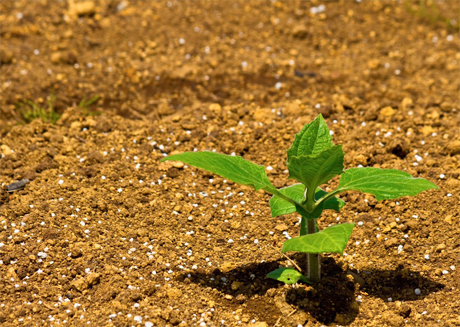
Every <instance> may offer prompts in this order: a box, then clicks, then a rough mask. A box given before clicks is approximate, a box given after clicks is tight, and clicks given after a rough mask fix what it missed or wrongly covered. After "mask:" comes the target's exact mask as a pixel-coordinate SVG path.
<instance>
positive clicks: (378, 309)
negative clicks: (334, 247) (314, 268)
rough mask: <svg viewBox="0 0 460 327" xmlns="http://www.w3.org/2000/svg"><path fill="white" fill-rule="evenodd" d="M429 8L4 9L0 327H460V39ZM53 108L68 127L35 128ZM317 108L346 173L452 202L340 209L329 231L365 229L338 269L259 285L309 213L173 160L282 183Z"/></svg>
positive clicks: (10, 4)
mask: <svg viewBox="0 0 460 327" xmlns="http://www.w3.org/2000/svg"><path fill="white" fill-rule="evenodd" d="M420 3H421V2H409V3H404V2H403V3H401V4H399V5H397V4H396V3H394V2H384V1H372V2H365V1H363V2H361V3H358V2H354V1H353V2H352V1H337V2H324V3H321V2H317V1H312V2H279V1H276V2H256V1H252V2H249V3H246V2H242V1H241V2H234V1H231V2H230V1H225V2H197V1H194V2H176V1H171V2H147V1H144V2H138V1H126V0H125V1H98V2H93V1H86V2H84V4H81V3H79V2H76V3H75V7H72V1H69V3H68V2H65V1H62V2H58V1H50V2H47V1H33V2H32V1H2V2H1V3H0V9H1V13H0V21H2V26H1V32H0V33H1V49H0V60H1V83H0V88H1V95H0V103H1V114H2V120H1V126H0V127H1V128H2V132H1V135H2V140H1V145H0V150H1V153H2V155H1V159H0V169H1V175H0V182H1V183H2V185H3V189H2V191H1V194H0V205H1V207H0V208H1V212H0V226H1V229H0V230H1V232H0V325H2V326H61V325H70V326H176V325H178V326H195V325H197V326H258V327H263V326H298V325H303V326H320V325H337V324H338V325H350V326H403V325H404V326H460V315H459V312H460V291H459V287H460V282H459V280H460V274H459V270H460V231H459V228H458V226H459V224H460V206H459V203H460V129H459V126H460V117H459V109H458V108H459V97H458V91H459V86H460V80H459V74H458V71H459V62H460V54H459V33H458V31H456V30H455V29H451V28H449V27H448V26H447V25H446V24H444V23H443V22H441V21H438V22H432V21H430V20H429V19H427V18H426V17H421V16H420V15H418V14H415V13H411V10H415V11H417V10H418V8H419V7H418V5H419V4H420ZM320 5H324V6H325V10H324V12H320V13H313V12H312V10H311V8H313V7H314V8H316V10H321V7H320V8H319V9H318V6H320ZM436 6H437V7H438V9H439V10H440V13H441V15H443V17H445V18H447V19H457V20H458V17H457V16H456V15H458V11H459V3H458V2H456V1H445V2H436ZM69 7H70V9H69ZM409 9H411V10H409ZM313 11H315V9H313ZM51 94H54V96H55V97H56V102H55V107H56V110H57V111H58V112H59V113H60V114H62V117H61V119H60V120H59V121H58V122H57V124H56V125H51V124H45V123H43V122H42V121H41V120H40V119H36V120H34V121H33V122H32V123H30V124H24V123H21V115H20V110H21V109H18V107H17V105H18V102H22V101H24V100H25V99H30V100H32V101H34V102H36V103H37V104H39V105H44V103H46V100H47V97H48V96H50V95H51ZM95 95H99V96H100V97H101V99H100V100H99V101H98V102H97V103H96V104H94V105H92V106H91V107H90V108H88V109H84V108H79V107H78V106H77V105H76V104H77V103H79V102H80V101H81V100H82V99H84V98H86V99H89V98H91V97H93V96H95ZM22 110H23V109H22ZM318 113H322V114H323V115H324V117H325V118H326V121H327V122H328V124H329V127H330V128H331V129H332V130H333V131H334V140H335V142H336V143H338V144H343V147H344V150H345V153H346V157H345V166H346V167H352V166H357V165H363V166H373V167H383V168H396V169H401V170H407V171H408V172H410V173H411V174H413V175H414V176H418V177H423V178H427V179H429V180H431V181H433V182H435V183H436V184H437V185H439V187H440V190H433V191H427V192H424V193H423V194H420V195H419V196H417V197H412V198H402V199H398V200H397V201H382V202H376V201H375V199H374V198H373V197H372V196H369V195H364V194H357V193H349V194H345V195H342V196H341V197H342V198H343V199H344V200H346V201H347V205H346V206H345V207H344V209H343V210H342V212H340V213H339V214H337V213H334V212H325V215H324V217H322V218H321V220H320V227H325V226H327V225H328V224H335V223H337V222H356V223H359V224H358V225H357V227H356V228H355V230H354V232H353V235H352V237H351V240H350V242H349V244H348V246H347V248H346V255H344V256H339V255H325V256H324V257H323V276H324V277H323V279H322V280H321V282H320V283H318V284H317V285H314V286H305V285H299V286H297V287H288V286H283V285H281V284H280V283H277V282H276V281H274V280H269V279H266V278H265V275H266V274H267V273H268V272H270V271H271V270H273V269H275V268H277V267H278V266H279V265H288V264H289V262H288V261H287V260H286V258H284V257H283V256H282V255H281V254H280V251H279V250H280V248H281V245H282V243H283V242H284V240H285V239H286V236H285V232H287V233H288V234H289V235H291V236H295V235H296V234H297V233H298V229H299V226H298V217H297V216H296V215H294V214H293V215H289V216H285V217H277V218H271V217H270V210H269V207H268V200H269V199H270V196H269V195H267V194H264V193H262V192H255V191H253V190H251V189H250V188H247V187H243V186H239V185H236V184H233V183H231V182H229V181H225V180H223V179H222V178H219V177H217V176H214V175H212V174H209V173H206V172H203V171H200V170H196V169H192V168H188V167H186V166H184V165H182V164H179V163H174V162H166V163H162V164H160V163H159V160H160V159H161V158H163V156H164V155H167V154H171V153H174V152H182V151H189V150H194V149H197V150H216V151H218V152H222V153H228V154H230V153H232V152H235V153H236V154H237V155H242V156H244V157H245V158H246V159H249V160H252V161H254V162H256V163H258V164H264V165H266V166H268V165H270V166H271V167H272V168H273V170H270V171H269V172H268V173H269V177H270V179H271V180H272V182H273V183H274V184H275V185H276V186H277V187H282V186H286V185H288V184H289V183H292V182H290V181H287V174H286V164H285V160H286V153H285V149H287V148H288V147H289V145H290V143H291V142H292V140H293V138H294V135H295V133H296V132H298V131H299V130H300V129H301V127H302V126H303V124H304V123H307V122H309V121H311V120H312V119H314V117H315V116H316V115H317V114H318ZM26 178H27V179H29V180H30V181H29V182H28V183H27V184H26V185H25V188H24V189H23V190H18V191H15V192H12V193H7V192H6V186H7V185H9V184H11V183H13V182H16V181H19V180H22V179H26ZM336 183H337V180H334V181H333V183H331V185H330V186H331V187H333V186H335V185H336ZM360 222H362V223H360ZM230 240H232V241H233V242H232V241H230ZM290 255H291V258H293V259H294V260H297V261H298V263H299V264H300V265H302V264H303V259H302V257H301V256H298V255H296V254H290ZM419 291H420V294H418V293H419Z"/></svg>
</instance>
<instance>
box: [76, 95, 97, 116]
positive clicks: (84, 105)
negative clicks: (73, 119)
mask: <svg viewBox="0 0 460 327" xmlns="http://www.w3.org/2000/svg"><path fill="white" fill-rule="evenodd" d="M99 99H100V97H99V96H98V95H96V96H94V97H92V98H91V99H89V100H88V101H86V98H83V99H82V100H81V101H80V103H79V104H78V108H80V109H81V110H82V112H83V114H84V115H86V116H98V115H100V114H101V112H100V111H90V110H89V107H90V106H91V105H92V104H94V103H95V102H97V101H98V100H99Z"/></svg>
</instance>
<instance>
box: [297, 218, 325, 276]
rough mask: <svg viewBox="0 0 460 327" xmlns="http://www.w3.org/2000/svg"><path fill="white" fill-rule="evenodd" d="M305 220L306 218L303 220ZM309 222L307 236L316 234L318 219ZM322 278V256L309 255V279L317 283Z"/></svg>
mask: <svg viewBox="0 0 460 327" xmlns="http://www.w3.org/2000/svg"><path fill="white" fill-rule="evenodd" d="M302 219H304V218H302ZM306 220H307V234H314V233H316V219H314V218H312V219H306ZM320 278H321V265H320V256H319V254H317V253H308V279H309V280H311V281H312V282H313V283H316V282H318V281H319V279H320Z"/></svg>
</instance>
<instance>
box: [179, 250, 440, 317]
mask: <svg viewBox="0 0 460 327" xmlns="http://www.w3.org/2000/svg"><path fill="white" fill-rule="evenodd" d="M294 257H296V256H294ZM296 259H297V260H296V261H297V262H298V263H299V264H300V265H301V266H302V265H303V264H304V262H302V259H301V256H298V257H297V258H296ZM279 266H280V264H279V261H270V262H264V263H252V264H249V265H245V266H240V267H236V268H234V269H231V270H229V271H226V272H222V271H220V269H214V270H213V271H212V272H211V273H206V272H201V271H197V272H195V273H191V274H190V277H188V276H187V274H183V275H181V276H179V277H178V279H179V280H188V281H190V282H192V283H197V284H200V285H203V286H205V287H212V288H216V289H218V290H219V291H221V292H223V293H225V294H230V295H232V296H233V297H234V301H235V302H236V303H238V304H242V303H245V302H246V301H248V300H249V299H251V298H253V297H254V296H255V295H258V296H264V295H266V296H268V297H274V296H275V294H277V291H279V287H280V286H281V284H280V283H279V282H277V281H275V280H272V279H268V278H261V277H262V276H265V275H267V274H268V273H269V272H271V271H272V270H274V269H276V268H278V267H279ZM358 288H360V289H361V290H363V291H365V292H366V293H368V294H369V295H371V296H374V297H379V298H381V299H383V300H384V301H388V299H389V298H391V300H392V301H414V300H420V299H423V298H424V297H426V296H428V295H429V294H430V293H433V292H437V291H439V290H441V289H442V288H444V285H443V284H440V283H437V282H433V281H431V280H429V279H427V278H425V277H423V276H421V275H420V273H418V272H412V271H410V270H409V269H408V268H404V267H403V266H399V267H398V268H397V269H395V270H366V271H363V272H361V273H360V274H357V273H355V272H352V273H351V274H350V272H348V273H347V272H344V271H343V270H342V268H341V267H340V266H339V265H338V264H337V263H336V262H335V260H334V259H333V258H323V260H322V279H321V281H320V282H318V283H317V284H315V285H311V286H310V285H305V284H302V285H300V286H299V287H292V288H289V289H288V290H287V292H285V302H287V303H289V304H291V305H293V306H294V307H296V308H297V309H298V310H302V311H305V312H307V313H309V314H310V315H311V316H312V317H313V318H314V319H316V320H317V321H318V322H319V323H322V324H330V323H332V322H335V323H337V324H340V325H349V324H351V323H352V322H353V321H354V320H355V318H356V316H357V315H358V313H359V303H358V302H357V301H356V298H355V294H356V291H357V289H358ZM416 288H419V289H420V290H422V292H421V294H420V295H418V296H417V295H416V294H415V292H414V290H415V289H416ZM278 293H279V292H278ZM275 302H276V300H275ZM408 314H410V312H401V315H402V316H403V317H404V316H407V315H408Z"/></svg>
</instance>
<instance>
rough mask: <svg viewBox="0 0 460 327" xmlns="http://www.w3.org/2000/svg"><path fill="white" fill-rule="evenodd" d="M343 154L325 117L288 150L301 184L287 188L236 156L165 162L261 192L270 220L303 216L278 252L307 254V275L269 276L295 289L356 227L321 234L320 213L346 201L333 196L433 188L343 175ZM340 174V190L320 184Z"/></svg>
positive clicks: (384, 195) (197, 155)
mask: <svg viewBox="0 0 460 327" xmlns="http://www.w3.org/2000/svg"><path fill="white" fill-rule="evenodd" d="M343 158H344V152H343V150H342V146H341V145H334V143H332V136H331V134H330V131H329V129H328V127H327V124H326V122H325V121H324V119H323V117H322V116H321V115H319V116H318V117H317V118H316V119H315V120H314V121H313V122H311V123H310V124H307V125H305V126H304V127H303V129H302V130H301V131H300V133H299V134H297V135H296V136H295V139H294V142H293V144H292V146H291V148H290V149H289V150H287V167H288V170H289V178H291V179H295V180H297V181H299V182H300V183H299V184H294V185H291V186H288V187H285V188H281V189H277V188H276V187H274V186H273V185H272V184H271V183H270V180H269V179H268V176H267V174H266V172H265V167H264V166H259V165H256V164H254V163H252V162H250V161H248V160H245V159H243V158H242V157H238V156H228V155H224V154H220V153H215V152H209V151H204V152H185V153H181V154H176V155H171V156H169V157H166V158H163V159H162V160H161V161H166V160H176V161H182V162H184V163H187V164H189V165H191V166H194V167H198V168H201V169H204V170H207V171H210V172H212V173H214V174H217V175H219V176H222V177H224V178H226V179H229V180H232V181H234V182H236V183H239V184H243V185H247V186H251V187H253V188H254V189H255V190H256V191H257V190H264V191H266V192H268V193H270V194H272V195H273V197H272V198H271V199H270V208H271V213H272V217H276V216H280V215H287V214H290V213H293V212H297V213H298V214H300V216H301V221H300V235H299V236H298V237H295V238H291V239H288V240H287V241H286V242H284V245H283V247H282V249H281V252H283V253H284V252H288V251H297V252H302V253H306V254H307V259H308V260H307V262H308V266H307V269H306V271H307V276H304V275H303V274H302V272H300V271H297V270H295V269H294V268H289V267H285V268H279V269H276V270H275V271H273V272H271V273H269V274H268V275H267V277H270V278H274V279H276V280H279V281H282V282H285V283H287V284H293V283H296V282H297V281H299V280H301V281H304V282H317V281H318V280H319V279H320V277H321V267H320V256H319V255H320V254H321V253H340V254H343V250H344V249H345V246H346V244H347V242H348V240H349V238H350V235H351V233H352V230H353V227H354V226H355V224H352V223H345V224H337V225H333V226H330V227H327V228H325V229H323V230H319V228H318V224H317V219H318V218H319V217H320V216H321V213H322V212H323V210H326V209H332V210H335V211H340V209H341V208H342V207H343V206H344V205H345V202H344V201H343V200H341V199H340V198H338V197H337V195H338V194H339V193H342V192H346V191H353V190H354V191H361V192H364V193H370V194H373V195H374V196H375V197H376V199H377V200H384V199H396V198H399V197H402V196H410V195H417V194H419V193H420V192H422V191H425V190H429V189H437V188H438V187H437V186H436V185H435V184H433V183H432V182H430V181H428V180H426V179H422V178H414V177H412V176H411V175H410V174H408V173H406V172H403V171H399V170H394V169H379V168H372V167H364V168H350V169H347V170H344V167H343ZM338 175H341V177H340V182H339V185H338V187H337V188H336V189H334V190H333V191H331V192H326V191H324V190H323V189H322V188H320V185H323V184H325V183H327V182H328V181H330V180H331V179H332V178H333V177H335V176H338Z"/></svg>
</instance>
